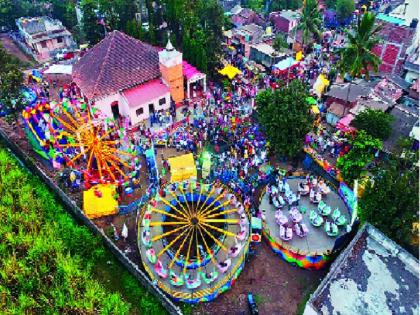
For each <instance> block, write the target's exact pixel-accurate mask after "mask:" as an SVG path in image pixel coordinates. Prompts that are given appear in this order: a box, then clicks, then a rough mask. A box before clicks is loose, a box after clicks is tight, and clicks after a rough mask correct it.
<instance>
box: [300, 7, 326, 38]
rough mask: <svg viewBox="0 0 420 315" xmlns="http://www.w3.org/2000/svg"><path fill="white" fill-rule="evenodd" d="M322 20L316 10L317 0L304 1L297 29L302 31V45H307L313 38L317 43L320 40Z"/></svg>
mask: <svg viewBox="0 0 420 315" xmlns="http://www.w3.org/2000/svg"><path fill="white" fill-rule="evenodd" d="M321 28H322V19H321V15H320V13H319V10H318V0H306V1H305V3H304V5H303V9H302V16H301V18H300V21H299V24H298V29H299V30H302V41H303V45H304V46H305V45H308V44H309V43H310V42H311V41H312V39H313V38H315V41H318V40H319V39H320V38H321Z"/></svg>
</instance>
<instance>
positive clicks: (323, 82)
mask: <svg viewBox="0 0 420 315" xmlns="http://www.w3.org/2000/svg"><path fill="white" fill-rule="evenodd" d="M328 85H330V81H329V80H328V79H327V78H326V77H325V76H324V75H323V74H320V75H319V76H318V78H317V79H316V81H315V83H314V90H315V93H316V95H317V96H318V97H321V95H322V93H324V91H325V88H326V87H327V86H328Z"/></svg>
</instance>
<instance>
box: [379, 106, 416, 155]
mask: <svg viewBox="0 0 420 315" xmlns="http://www.w3.org/2000/svg"><path fill="white" fill-rule="evenodd" d="M390 114H391V115H392V116H394V121H393V122H392V133H391V136H390V137H389V138H388V139H386V140H385V141H384V143H383V148H384V151H386V152H392V151H393V149H394V148H395V146H396V145H397V144H398V140H399V139H400V138H407V137H410V133H411V132H412V130H413V127H414V126H415V125H416V124H418V122H419V114H418V108H416V107H407V106H403V105H397V106H395V107H394V108H393V109H392V111H391V113H390Z"/></svg>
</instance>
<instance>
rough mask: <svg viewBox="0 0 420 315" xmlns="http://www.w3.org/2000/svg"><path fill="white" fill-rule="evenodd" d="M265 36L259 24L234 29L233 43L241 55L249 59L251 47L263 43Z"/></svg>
mask: <svg viewBox="0 0 420 315" xmlns="http://www.w3.org/2000/svg"><path fill="white" fill-rule="evenodd" d="M264 34H265V31H264V29H263V28H262V27H261V26H259V25H257V24H249V25H244V26H241V27H238V28H234V29H233V37H232V40H231V43H232V45H233V46H235V47H236V48H237V50H238V52H239V53H241V54H242V55H244V56H245V57H246V58H249V55H250V53H251V45H255V44H258V43H261V42H262V41H263V37H264Z"/></svg>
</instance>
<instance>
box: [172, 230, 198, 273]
mask: <svg viewBox="0 0 420 315" xmlns="http://www.w3.org/2000/svg"><path fill="white" fill-rule="evenodd" d="M192 231H193V227H192V226H190V227H189V228H188V234H187V235H186V236H185V237H184V239H183V240H182V243H181V245H180V246H179V247H178V249H177V251H176V253H175V256H174V257H173V258H172V260H171V262H170V263H169V269H171V268H172V267H173V265H174V263H175V261H176V260H177V259H178V256H179V253H180V252H181V250H182V249H183V248H184V245H185V243H186V242H187V239H188V237H189V236H190V234H191V232H192Z"/></svg>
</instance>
